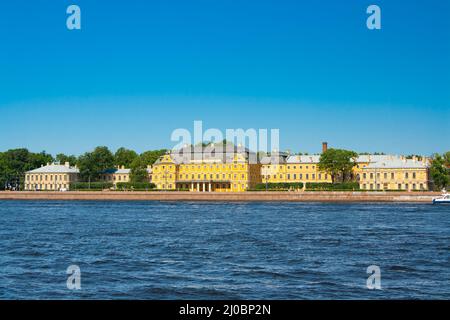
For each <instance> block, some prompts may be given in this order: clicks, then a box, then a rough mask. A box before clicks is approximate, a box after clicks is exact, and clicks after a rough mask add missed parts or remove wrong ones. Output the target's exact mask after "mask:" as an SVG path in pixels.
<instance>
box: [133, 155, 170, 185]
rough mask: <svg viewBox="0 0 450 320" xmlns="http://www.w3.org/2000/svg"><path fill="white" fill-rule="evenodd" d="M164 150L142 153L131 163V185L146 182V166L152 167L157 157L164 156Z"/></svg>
mask: <svg viewBox="0 0 450 320" xmlns="http://www.w3.org/2000/svg"><path fill="white" fill-rule="evenodd" d="M166 152H167V150H166V149H161V150H151V151H146V152H143V153H142V154H141V155H140V156H139V157H137V158H135V159H134V160H133V162H132V163H131V165H130V167H131V172H130V181H131V182H132V183H140V182H148V172H147V166H151V165H153V164H154V163H155V162H156V160H158V158H159V157H161V156H162V155H164V154H166Z"/></svg>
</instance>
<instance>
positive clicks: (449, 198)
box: [433, 191, 450, 204]
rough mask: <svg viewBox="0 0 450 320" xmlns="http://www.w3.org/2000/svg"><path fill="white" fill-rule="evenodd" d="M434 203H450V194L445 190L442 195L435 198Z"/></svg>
mask: <svg viewBox="0 0 450 320" xmlns="http://www.w3.org/2000/svg"><path fill="white" fill-rule="evenodd" d="M433 204H450V194H448V193H447V192H445V191H444V192H443V193H442V196H440V197H438V198H434V199H433Z"/></svg>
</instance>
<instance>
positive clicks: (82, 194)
mask: <svg viewBox="0 0 450 320" xmlns="http://www.w3.org/2000/svg"><path fill="white" fill-rule="evenodd" d="M439 195H440V194H439V193H436V192H242V193H219V192H204V193H203V192H163V191H152V192H136V191H135V192H113V191H70V192H47V191H40V192H28V191H21V192H11V191H1V192H0V200H107V201H113V200H121V201H127V200H128V201H293V202H419V203H431V202H432V199H433V197H436V196H439Z"/></svg>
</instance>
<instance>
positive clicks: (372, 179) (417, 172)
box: [359, 155, 430, 191]
mask: <svg viewBox="0 0 450 320" xmlns="http://www.w3.org/2000/svg"><path fill="white" fill-rule="evenodd" d="M428 169H429V161H428V160H427V159H426V158H422V159H418V158H416V157H413V158H412V159H406V158H405V157H404V156H391V155H387V156H380V157H378V159H377V161H371V162H370V163H369V164H368V165H367V166H365V167H364V168H362V170H361V173H360V175H359V185H360V189H362V190H378V191H380V190H397V191H402V190H405V191H426V190H429V185H430V178H429V170H428Z"/></svg>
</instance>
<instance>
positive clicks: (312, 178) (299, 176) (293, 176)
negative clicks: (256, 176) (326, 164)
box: [263, 173, 328, 180]
mask: <svg viewBox="0 0 450 320" xmlns="http://www.w3.org/2000/svg"><path fill="white" fill-rule="evenodd" d="M271 177H272V178H273V179H277V177H278V179H280V180H282V179H283V174H280V175H276V174H274V175H273V176H271V175H270V174H269V175H263V179H270V178H271ZM297 177H298V180H303V177H304V180H309V178H310V177H311V180H315V179H316V174H314V173H313V174H311V175H310V174H308V173H306V174H303V173H300V174H298V175H297V174H296V173H294V174H287V175H286V179H287V180H297ZM322 177H323V178H324V179H325V180H328V174H323V175H322V174H321V173H319V174H318V175H317V178H318V179H319V180H322ZM291 178H292V179H291Z"/></svg>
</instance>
